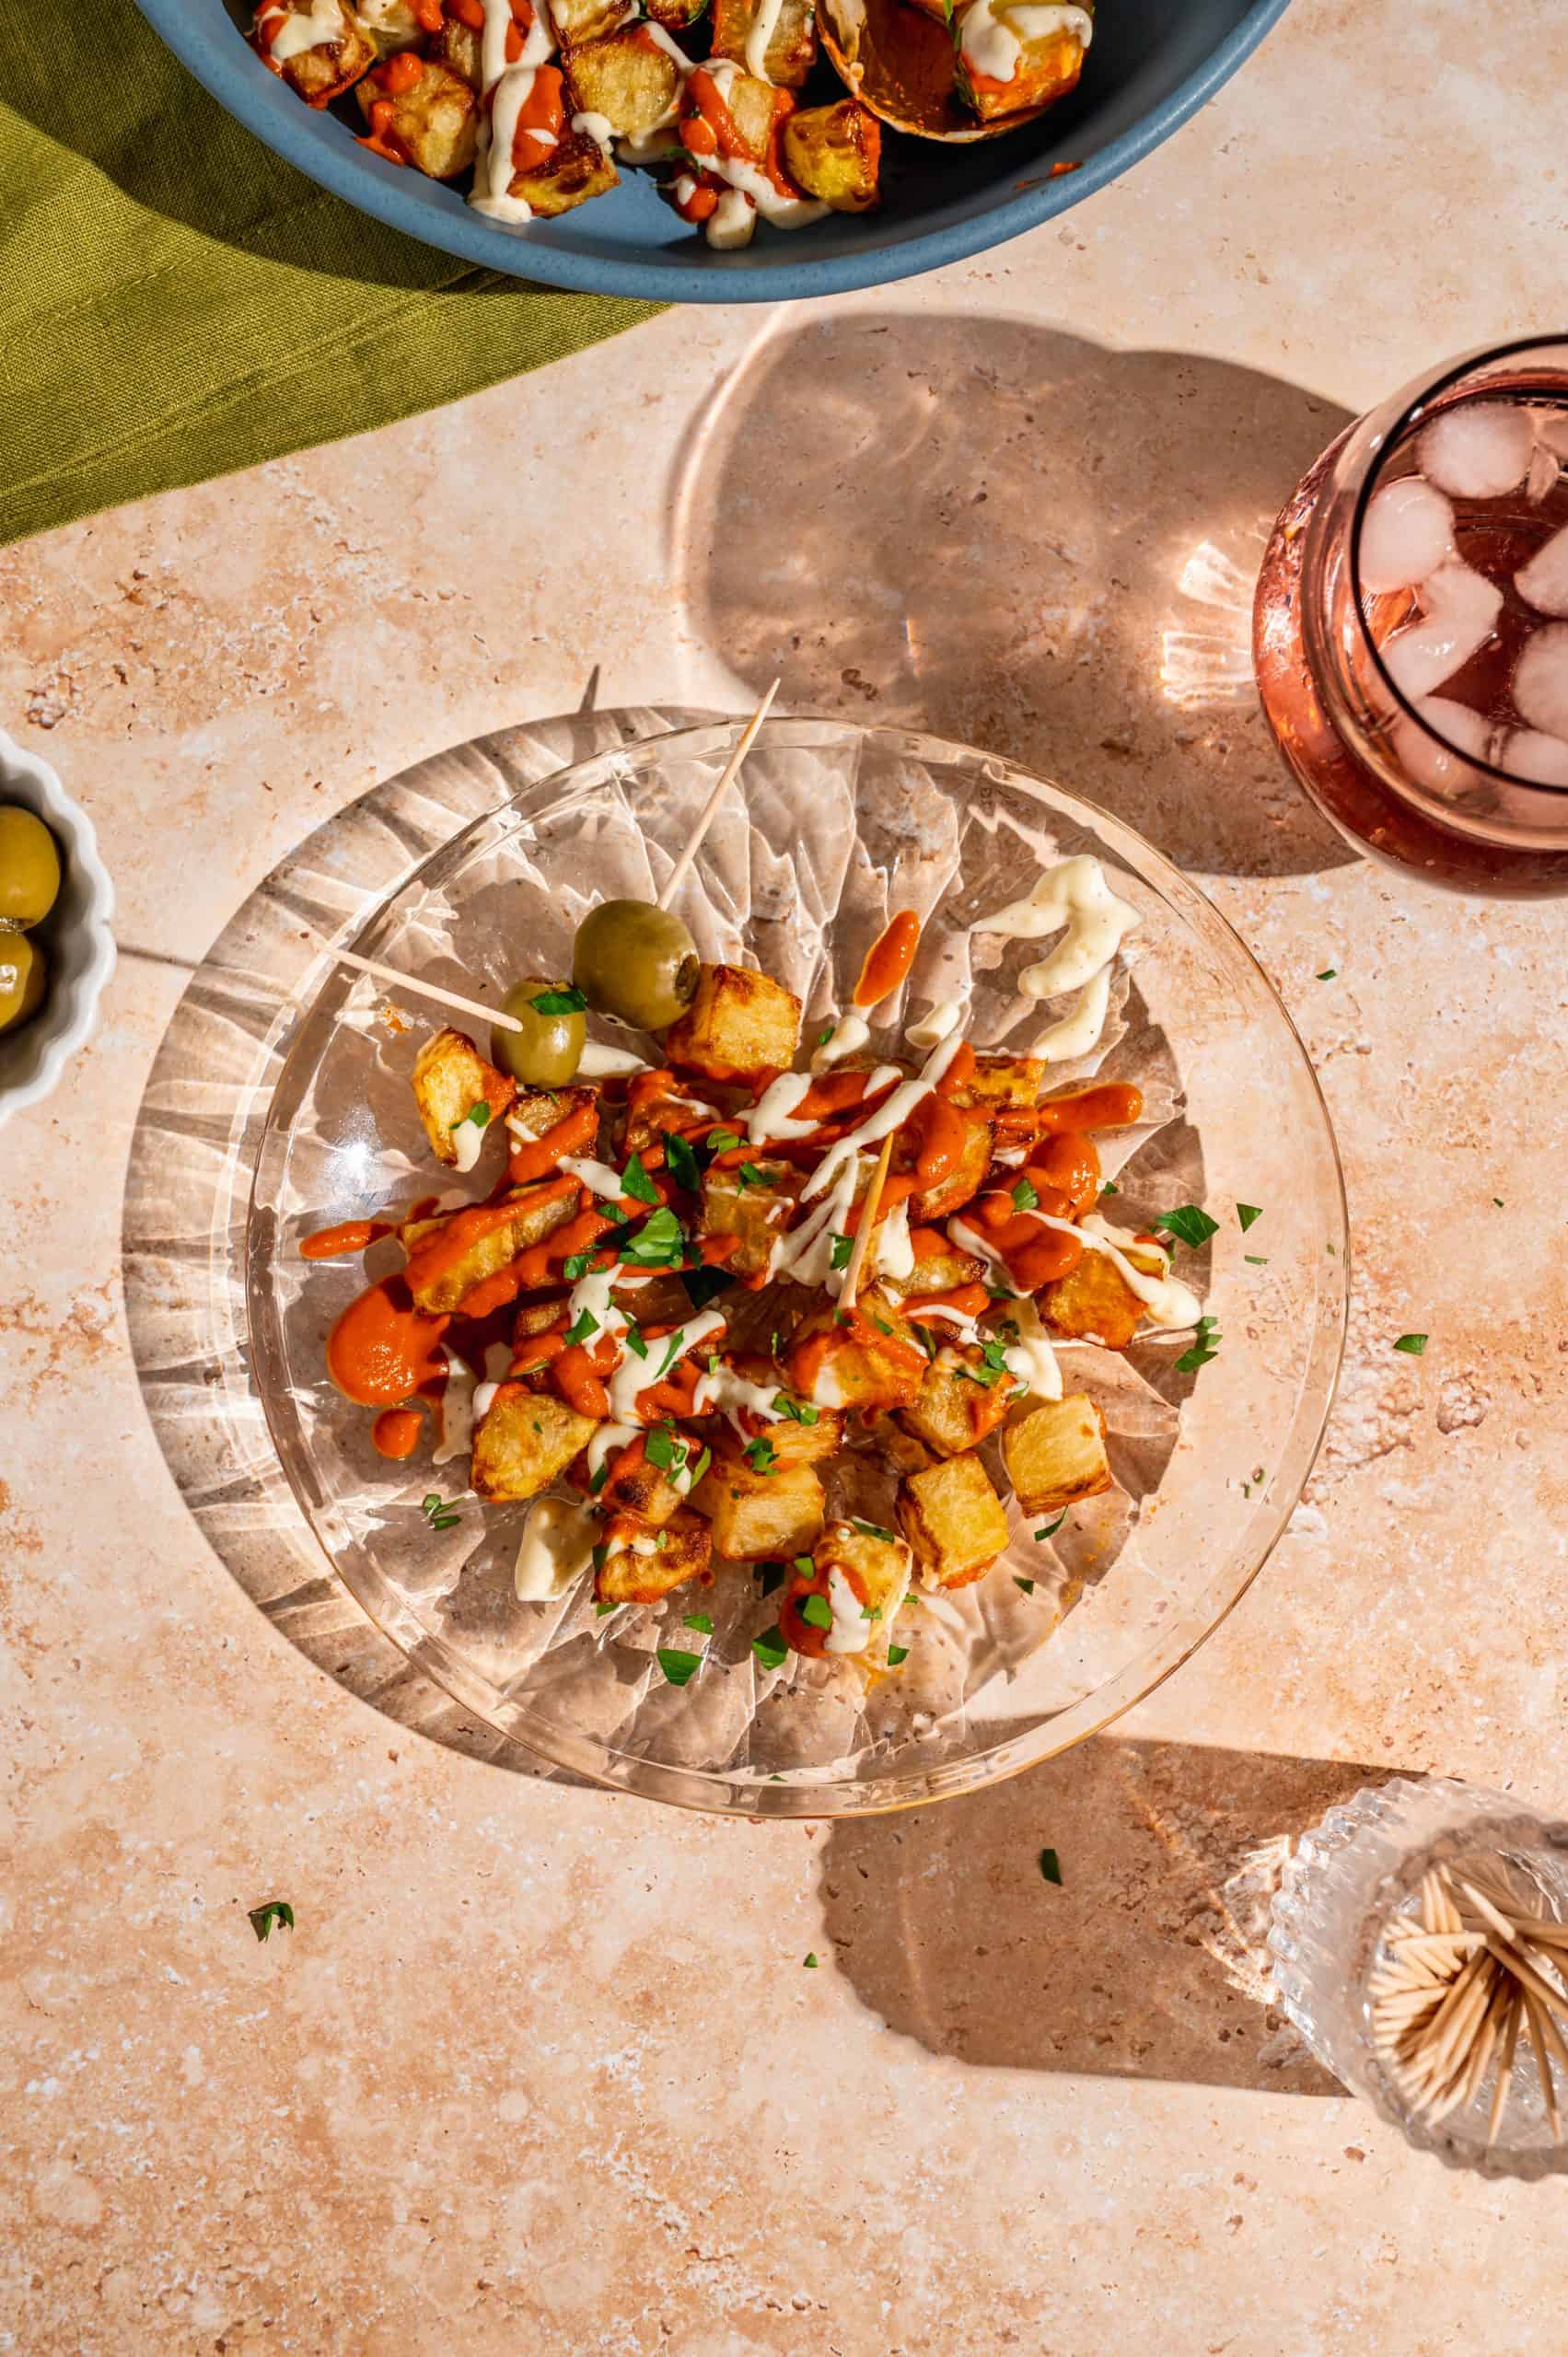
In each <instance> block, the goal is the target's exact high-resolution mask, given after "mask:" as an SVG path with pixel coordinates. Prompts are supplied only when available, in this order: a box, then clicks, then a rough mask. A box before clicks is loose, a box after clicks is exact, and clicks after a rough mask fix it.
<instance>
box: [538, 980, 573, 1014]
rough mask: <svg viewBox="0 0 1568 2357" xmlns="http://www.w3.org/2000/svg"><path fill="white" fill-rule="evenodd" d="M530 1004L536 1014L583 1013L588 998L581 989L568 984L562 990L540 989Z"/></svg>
mask: <svg viewBox="0 0 1568 2357" xmlns="http://www.w3.org/2000/svg"><path fill="white" fill-rule="evenodd" d="M528 1004H529V1005H530V1006H531V1007H532V1008H533V1011H534V1013H535V1014H536V1015H581V1014H582V1013H583V1012H584V1010H585V1008H586V1007H587V999H586V998H585V997H584V996H583V993H582V992H581V991H580V990H577V989H575V987H574V986H573V985H571V984H567V985H566V986H565V987H564V988H563V989H561V990H552V991H540V992H539V993H536V995H535V996H534V997H533V998H530V999H529V1001H528Z"/></svg>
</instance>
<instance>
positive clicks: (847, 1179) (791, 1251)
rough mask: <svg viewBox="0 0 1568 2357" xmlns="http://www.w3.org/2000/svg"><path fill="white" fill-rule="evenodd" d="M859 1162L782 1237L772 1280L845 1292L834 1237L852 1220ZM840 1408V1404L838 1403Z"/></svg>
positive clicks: (772, 1260)
mask: <svg viewBox="0 0 1568 2357" xmlns="http://www.w3.org/2000/svg"><path fill="white" fill-rule="evenodd" d="M859 1175H860V1171H859V1164H858V1160H857V1159H856V1158H854V1157H853V1156H852V1158H851V1159H850V1160H849V1161H848V1162H846V1163H845V1164H844V1165H843V1166H842V1169H841V1170H840V1171H839V1172H838V1174H837V1176H836V1179H835V1181H834V1185H833V1189H832V1191H831V1193H830V1195H829V1197H828V1200H827V1202H825V1203H819V1204H818V1205H817V1208H816V1209H815V1211H812V1212H809V1213H807V1216H806V1217H805V1219H803V1220H802V1221H801V1223H800V1225H799V1226H798V1227H796V1228H792V1229H791V1230H790V1232H789V1234H788V1235H787V1236H781V1237H779V1238H778V1240H777V1242H776V1243H775V1244H773V1245H772V1247H771V1248H770V1250H769V1255H768V1274H769V1276H770V1277H793V1278H794V1279H795V1281H796V1283H797V1284H802V1285H825V1286H826V1287H827V1288H828V1291H829V1292H830V1293H831V1294H834V1295H837V1294H840V1293H842V1291H843V1282H844V1278H845V1277H846V1276H847V1275H848V1273H849V1264H848V1262H847V1261H846V1262H845V1264H844V1266H843V1268H842V1269H835V1268H834V1266H833V1237H834V1236H835V1234H837V1235H840V1236H842V1234H843V1233H844V1228H843V1223H844V1221H845V1220H846V1219H847V1218H848V1217H849V1213H850V1207H851V1205H852V1204H853V1203H854V1190H855V1182H856V1180H857V1179H858V1178H859ZM835 1404H837V1403H835Z"/></svg>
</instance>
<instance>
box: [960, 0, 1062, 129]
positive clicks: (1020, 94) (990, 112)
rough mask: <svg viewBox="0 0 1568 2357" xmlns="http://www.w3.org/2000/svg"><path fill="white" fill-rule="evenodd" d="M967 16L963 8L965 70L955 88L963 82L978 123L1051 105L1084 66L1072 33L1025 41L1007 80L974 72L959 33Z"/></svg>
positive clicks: (962, 55) (1060, 97)
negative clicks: (967, 89)
mask: <svg viewBox="0 0 1568 2357" xmlns="http://www.w3.org/2000/svg"><path fill="white" fill-rule="evenodd" d="M968 14H969V10H968V8H965V9H963V10H961V11H960V14H959V17H958V24H959V34H958V41H959V47H958V62H959V64H960V65H962V66H964V67H965V69H966V70H965V74H964V75H963V76H962V77H961V79H960V85H959V87H960V88H961V87H963V86H964V83H965V82H967V84H968V87H969V93H970V99H971V101H972V103H973V106H974V110H975V112H976V114H977V115H979V117H980V119H981V122H993V121H994V119H995V118H996V117H997V116H998V115H1005V114H1018V113H1021V112H1022V111H1023V110H1025V109H1026V108H1028V109H1032V108H1035V107H1047V106H1051V104H1053V102H1054V101H1055V100H1056V99H1064V98H1065V97H1066V95H1067V93H1068V91H1069V90H1071V89H1072V88H1074V86H1075V84H1076V82H1077V79H1078V76H1079V75H1080V74H1081V73H1082V72H1083V67H1084V44H1083V42H1082V41H1080V40H1079V38H1078V36H1077V34H1076V33H1075V32H1065V31H1064V32H1052V33H1046V34H1043V35H1041V36H1040V37H1038V38H1036V39H1034V40H1026V41H1024V43H1023V47H1022V53H1021V54H1020V56H1019V57H1018V60H1017V62H1016V64H1015V65H1014V68H1013V72H1012V75H1011V78H1010V79H1009V80H1007V81H1005V82H998V81H996V80H994V79H993V76H992V75H989V74H981V73H980V72H978V71H977V70H976V69H975V68H974V67H973V66H972V65H971V64H970V62H969V59H968V56H967V53H966V52H965V50H964V47H963V32H962V25H963V18H964V17H966V16H967V15H968Z"/></svg>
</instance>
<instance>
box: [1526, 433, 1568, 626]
mask: <svg viewBox="0 0 1568 2357" xmlns="http://www.w3.org/2000/svg"><path fill="white" fill-rule="evenodd" d="M1553 463H1554V464H1555V461H1553ZM1514 586H1515V588H1516V590H1517V591H1518V593H1519V595H1520V597H1521V598H1523V599H1524V601H1525V603H1526V605H1527V606H1533V607H1534V608H1535V610H1536V611H1537V613H1538V614H1568V524H1564V526H1563V527H1562V530H1561V531H1560V532H1553V534H1552V536H1551V540H1546V541H1543V542H1542V544H1541V546H1540V547H1539V549H1537V551H1536V552H1535V554H1534V556H1532V557H1531V559H1530V561H1529V563H1528V564H1522V565H1521V566H1520V567H1519V570H1518V571H1517V573H1516V575H1514Z"/></svg>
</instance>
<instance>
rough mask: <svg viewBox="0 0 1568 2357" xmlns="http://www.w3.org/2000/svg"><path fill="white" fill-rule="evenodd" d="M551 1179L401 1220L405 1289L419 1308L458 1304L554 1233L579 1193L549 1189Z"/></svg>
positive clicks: (440, 1309) (447, 1307) (569, 1215)
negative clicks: (494, 1198) (498, 1198)
mask: <svg viewBox="0 0 1568 2357" xmlns="http://www.w3.org/2000/svg"><path fill="white" fill-rule="evenodd" d="M551 1189H552V1181H550V1180H548V1179H545V1180H541V1181H540V1184H539V1185H538V1186H537V1187H519V1188H517V1190H516V1191H515V1192H514V1193H512V1194H510V1195H507V1196H505V1198H504V1199H503V1201H502V1202H499V1203H475V1204H473V1205H471V1206H470V1208H469V1209H468V1210H467V1211H460V1212H443V1213H439V1214H438V1215H437V1216H436V1218H435V1219H410V1220H405V1221H404V1222H403V1224H402V1225H401V1227H400V1228H399V1230H398V1239H399V1241H400V1243H401V1245H402V1248H403V1250H404V1251H405V1252H406V1253H407V1254H408V1256H409V1260H408V1282H409V1289H410V1291H411V1292H412V1295H413V1297H414V1300H415V1301H416V1302H417V1304H418V1305H419V1306H420V1308H421V1309H424V1310H428V1311H429V1312H430V1313H431V1314H432V1315H433V1316H439V1315H441V1314H442V1313H444V1312H446V1311H447V1310H452V1309H456V1308H457V1307H458V1306H459V1303H460V1302H461V1301H462V1300H463V1298H464V1296H465V1295H468V1294H470V1293H471V1292H472V1291H473V1289H474V1287H475V1285H478V1284H482V1283H483V1282H484V1280H485V1278H486V1277H494V1276H495V1275H497V1274H498V1273H499V1271H501V1270H503V1269H504V1268H505V1267H506V1265H507V1263H508V1262H509V1261H512V1260H516V1259H517V1256H518V1254H519V1253H520V1252H526V1251H527V1250H528V1248H529V1246H530V1245H534V1244H542V1243H543V1241H544V1239H545V1237H547V1236H553V1234H554V1233H555V1230H556V1229H557V1228H558V1227H561V1226H563V1225H564V1223H565V1222H566V1221H567V1220H569V1219H571V1218H572V1217H573V1216H574V1213H575V1208H576V1202H577V1198H576V1196H575V1194H555V1193H552V1191H551Z"/></svg>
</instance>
